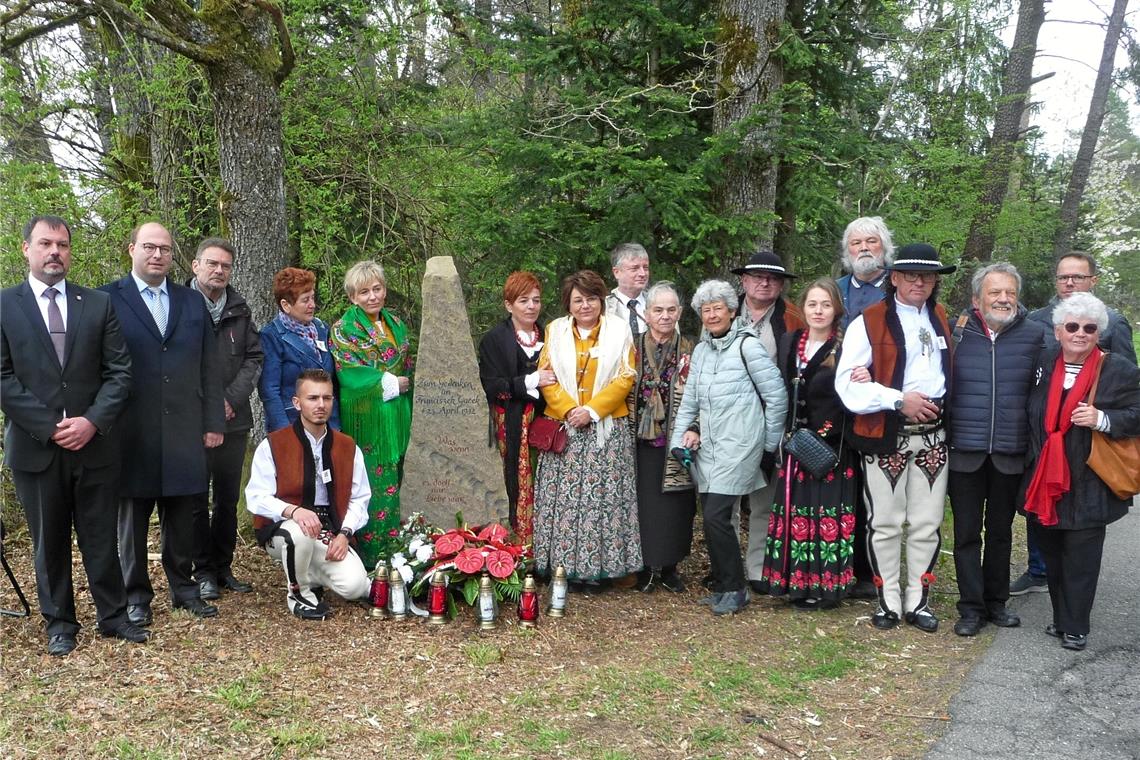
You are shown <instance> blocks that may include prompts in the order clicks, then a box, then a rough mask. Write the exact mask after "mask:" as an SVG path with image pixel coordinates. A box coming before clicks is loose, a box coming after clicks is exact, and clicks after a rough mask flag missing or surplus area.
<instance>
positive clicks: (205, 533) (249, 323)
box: [186, 237, 264, 601]
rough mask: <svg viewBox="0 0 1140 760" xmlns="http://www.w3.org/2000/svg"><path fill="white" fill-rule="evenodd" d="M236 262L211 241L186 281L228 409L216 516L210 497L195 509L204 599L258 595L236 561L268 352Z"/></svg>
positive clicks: (217, 465) (216, 475) (218, 458)
mask: <svg viewBox="0 0 1140 760" xmlns="http://www.w3.org/2000/svg"><path fill="white" fill-rule="evenodd" d="M234 258H235V252H234V247H233V244H232V243H230V241H228V240H226V239H225V238H218V237H212V238H206V239H205V240H203V241H202V242H201V243H199V244H198V250H197V252H196V253H195V255H194V261H193V262H191V265H190V266H191V268H192V269H193V272H194V276H193V277H191V278H190V280H189V282H187V283H186V284H187V286H188V287H189V288H190V289H191V290H196V291H198V292H199V293H201V294H202V298H203V299H204V300H205V303H206V310H207V311H208V312H209V313H210V320H211V322H212V324H213V332H214V341H215V344H216V346H217V365H216V366H217V369H218V371H219V372H220V373H221V380H222V388H223V391H222V393H223V397H224V404H225V411H226V433H225V437H224V438H223V440H222V445H221V446H218V447H217V448H213V449H208V450H207V451H206V466H207V468H208V470H209V473H210V480H211V481H213V494H214V510H213V514H211V512H210V504H209V500H208V499H207V498H205V497H206V496H207V494H205V493H203V494H202V497H203V498H201V499H199V501H198V502H197V504H196V505H195V509H194V533H195V537H194V538H195V540H194V544H195V548H194V578H195V579H196V580H197V581H198V589H199V592H200V594H201V597H202V599H205V600H207V601H209V600H213V599H218V598H220V597H221V591H220V589H223V588H224V589H227V590H229V591H235V592H240V593H247V592H250V591H253V586H251V585H250V584H248V583H246V582H244V581H240V580H238V579H237V578H235V577H234V574H233V560H234V548H235V546H236V545H237V503H238V497H239V496H240V495H241V474H242V468H243V466H244V465H245V450H246V447H247V446H248V444H249V431H250V428H252V427H253V412H252V411H251V409H250V405H249V397H250V394H252V393H253V389H254V388H256V387H257V379H258V377H259V376H260V375H261V363H262V359H263V357H264V354H263V352H262V350H261V337H260V336H259V335H258V333H257V326H256V325H255V324H254V322H253V312H252V311H251V310H250V308H249V304H247V303H246V300H245V297H244V296H243V295H242V294H241V293H239V292H238V291H237V290H235V289H234V288H233V287H232V286H231V285H230V277H231V276H232V275H233V271H234Z"/></svg>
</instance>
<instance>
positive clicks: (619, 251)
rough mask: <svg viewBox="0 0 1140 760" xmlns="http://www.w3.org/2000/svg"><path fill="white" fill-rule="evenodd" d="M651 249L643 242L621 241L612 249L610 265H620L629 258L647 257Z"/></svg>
mask: <svg viewBox="0 0 1140 760" xmlns="http://www.w3.org/2000/svg"><path fill="white" fill-rule="evenodd" d="M647 258H649V251H647V250H645V246H643V245H642V244H641V243H619V244H618V245H615V246H614V249H613V250H612V251H610V265H611V266H614V267H620V266H621V265H622V264H623V263H625V261H626V260H627V259H647Z"/></svg>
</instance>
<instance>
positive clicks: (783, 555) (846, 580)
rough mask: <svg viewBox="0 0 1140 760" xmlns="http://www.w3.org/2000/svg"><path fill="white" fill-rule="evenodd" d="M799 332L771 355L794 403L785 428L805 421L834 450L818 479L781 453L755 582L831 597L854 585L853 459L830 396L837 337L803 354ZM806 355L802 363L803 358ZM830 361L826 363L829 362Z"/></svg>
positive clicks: (791, 593) (776, 592) (777, 592)
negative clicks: (761, 565)
mask: <svg viewBox="0 0 1140 760" xmlns="http://www.w3.org/2000/svg"><path fill="white" fill-rule="evenodd" d="M803 333H804V331H802V330H797V331H796V332H794V333H792V334H791V335H786V336H785V337H784V338H783V340H782V341H781V344H780V350H779V351H778V352H777V354H778V357H779V360H780V371H781V374H783V376H784V380H785V384H786V385H787V387H788V400H789V402H790V401H791V399H792V396H793V393H794V389H793V382H794V381H795V380H797V379H798V380H799V392H798V398H797V401H796V405H795V408H792V409H790V410H789V417H788V424H787V430H788V431H789V432H791V431H792V430H794V429H795V428H797V427H801V426H805V425H806V426H808V427H810V428H811V429H813V430H815V431H816V432H817V433H819V434H820V435H822V436H823V438H824V440H825V441H827V443H828V444H830V445H831V446H832V447H833V448H835V449H836V450H838V451H839V452H840V455H839V463H838V464H837V465H836V466H835V468H834V469H833V470H832V471H831V472H829V473H827V474H826V475H824V476H823V477H822V478H816V477H814V476H813V475H811V474H810V473H808V472H805V471H804V470H803V469H802V468H801V467H800V465H799V462H797V461H796V459H795V458H794V457H792V456H791V455H785V456H784V459H783V461H782V462H781V465H780V469H779V470H778V472H777V478H778V481H777V484H776V502H775V504H774V505H773V506H772V514H771V517H769V519H768V543H767V552H766V555H765V558H764V571H763V575H762V576H761V581H760V583H761V587H762V588H763V589H764V590H765V591H767V592H768V593H769V594H771V595H772V596H783V595H785V594H786V595H787V596H788V597H789V598H790V599H793V600H794V599H818V600H825V601H836V600H839V599H842V598H844V597H845V596H847V592H848V591H849V590H850V589H851V587H852V586H853V585H854V583H855V576H854V572H853V570H852V562H853V559H854V552H855V551H856V550H857V547H855V546H854V538H853V533H854V531H855V504H856V495H857V489H858V486H859V479H858V473H857V467H858V459H857V457H856V454H855V452H854V451H853V450H852V449H851V447H850V446H848V445H846V444H845V443H844V444H843V445H842V446H841V441H842V437H843V436H842V429H843V425H844V418H845V413H844V410H843V405H842V402H840V400H839V397H838V395H837V394H836V393H835V357H834V353H833V352H834V350H835V349H836V338H835V337H834V336H833V337H832V338H831V339H830V340H828V341H826V342H824V343H823V344H822V345H820V346H818V348H816V350H815V351H814V353H812V352H810V351H806V352H805V347H806V341H805V340H801V339H802V337H803ZM805 354H806V361H805V360H804V357H805ZM829 358H830V361H829Z"/></svg>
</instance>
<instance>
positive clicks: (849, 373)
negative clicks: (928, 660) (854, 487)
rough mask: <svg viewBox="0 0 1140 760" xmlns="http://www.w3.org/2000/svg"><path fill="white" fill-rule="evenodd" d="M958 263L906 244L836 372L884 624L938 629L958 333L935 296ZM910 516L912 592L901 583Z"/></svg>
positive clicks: (853, 330)
mask: <svg viewBox="0 0 1140 760" xmlns="http://www.w3.org/2000/svg"><path fill="white" fill-rule="evenodd" d="M956 268H957V267H955V266H951V265H947V266H944V265H943V264H942V263H941V262H940V261H939V260H938V253H937V251H935V250H934V248H933V247H932V246H930V245H927V244H926V243H912V244H910V245H907V246H904V247H903V248H902V249H900V250H899V252H898V254H897V258H896V259H895V261H894V262H893V264H892V265H891V266H890V284H889V285H888V286H887V297H886V299H884V300H883V301H882V302H880V303H878V304H875V305H874V306H871V307H868V308H867V309H865V310H864V312H863V314H862V315H860V316H859V317H858V318H856V319H855V320H854V321H852V322H851V325H850V326H849V327H848V329H847V333H846V335H845V337H844V340H843V353H842V354H841V356H840V360H839V366H838V368H837V370H836V374H835V389H836V391H837V392H838V393H839V397H840V398H841V399H842V400H843V404H844V405H845V406H846V407H847V409H848V410H849V411H851V412H852V413H853V414H855V422H854V425H853V426H852V430H851V436H850V437H851V441H852V443H853V444H854V446H855V447H856V449H857V450H859V451H860V452H861V453H862V455H863V469H864V478H865V481H864V497H865V499H866V504H867V511H868V524H869V529H868V538H867V550H868V554H869V558H870V560H871V569H872V572H873V573H874V582H875V585H876V587H877V588H878V597H879V609H878V611H877V612H876V613H875V615H874V616H873V617H872V618H871V622H872V623H873V624H874V625H875V626H876V627H877V628H883V629H888V628H894V627H895V626H897V625H898V624H899V619H900V618H902V617H905V619H906V622H908V623H910V624H911V625H913V626H915V627H916V628H918V629H919V630H922V631H926V632H928V633H933V632H934V631H936V630H938V618H937V617H935V615H934V613H933V612H932V611H931V609H930V607H929V606H928V602H929V596H930V586H931V584H932V583H933V582H934V567H935V564H936V563H937V561H938V550H939V546H940V544H941V536H940V533H939V527H940V526H941V524H942V513H943V509H944V503H945V501H946V485H947V476H948V472H949V471H948V469H947V467H946V462H947V445H946V432H945V430H944V429H943V416H942V402H943V398H944V397H945V396H946V393H947V390H948V385H949V378H950V376H951V364H950V361H951V355H950V346H951V334H950V325H949V323H948V321H947V319H946V311H945V309H943V308H942V306H940V305H939V304H938V303H937V300H936V299H937V295H938V278H939V275H941V274H946V273H949V272H953V271H954V270H955V269H956ZM868 375H869V380H868ZM903 523H907V525H908V528H907V536H906V558H907V569H906V577H907V586H906V593H905V597H904V596H903V594H902V593H900V589H899V576H900V562H901V554H902V526H903Z"/></svg>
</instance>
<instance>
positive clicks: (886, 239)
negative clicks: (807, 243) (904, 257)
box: [839, 216, 895, 272]
mask: <svg viewBox="0 0 1140 760" xmlns="http://www.w3.org/2000/svg"><path fill="white" fill-rule="evenodd" d="M856 232H862V233H863V234H864V235H866V234H871V235H876V236H877V237H878V238H879V240H880V241H882V243H883V259H884V263H886V264H890V263H891V262H892V261H894V259H895V241H894V239H893V238H891V231H890V230H889V229H887V223H886V222H884V221H883V217H881V216H861V217H859V218H858V219H856V220H855V221H853V222H851V224H848V225H847V229H845V230H843V239H842V240H841V241H840V243H839V262H840V263H841V264H843V270H844V271H845V272H850V271H851V257H850V256H849V255H848V254H847V243H848V242H849V241H850V240H851V236H852V235H854V234H855V233H856Z"/></svg>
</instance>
